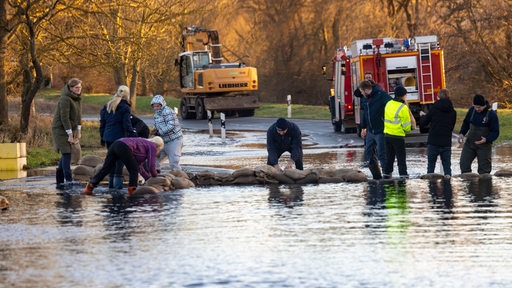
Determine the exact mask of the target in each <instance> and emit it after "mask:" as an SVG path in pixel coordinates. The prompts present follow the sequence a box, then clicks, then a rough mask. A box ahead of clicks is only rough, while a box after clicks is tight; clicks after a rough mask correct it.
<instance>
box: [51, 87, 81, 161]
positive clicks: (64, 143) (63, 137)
mask: <svg viewBox="0 0 512 288" xmlns="http://www.w3.org/2000/svg"><path fill="white" fill-rule="evenodd" d="M81 100H82V97H81V95H77V94H75V93H73V92H72V91H71V90H69V87H68V85H64V87H63V88H62V90H61V92H60V98H59V102H58V103H57V108H56V109H55V114H54V116H53V121H52V136H53V144H54V147H55V151H57V152H60V153H71V145H70V144H69V142H68V134H67V133H66V130H72V131H73V132H74V131H76V130H77V127H78V125H82V102H81Z"/></svg>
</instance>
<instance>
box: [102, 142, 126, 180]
mask: <svg viewBox="0 0 512 288" xmlns="http://www.w3.org/2000/svg"><path fill="white" fill-rule="evenodd" d="M112 143H114V142H108V141H107V142H105V144H107V149H108V148H110V146H111V145H112ZM123 167H124V165H123V162H121V160H117V161H116V167H115V169H114V171H113V172H111V173H110V175H109V176H108V188H116V189H121V188H123V181H122V180H119V181H120V182H121V183H115V184H116V185H114V182H115V180H114V179H116V177H117V178H119V179H122V178H123Z"/></svg>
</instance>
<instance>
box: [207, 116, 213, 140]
mask: <svg viewBox="0 0 512 288" xmlns="http://www.w3.org/2000/svg"><path fill="white" fill-rule="evenodd" d="M206 113H207V114H208V130H209V131H210V137H213V123H212V111H210V110H206Z"/></svg>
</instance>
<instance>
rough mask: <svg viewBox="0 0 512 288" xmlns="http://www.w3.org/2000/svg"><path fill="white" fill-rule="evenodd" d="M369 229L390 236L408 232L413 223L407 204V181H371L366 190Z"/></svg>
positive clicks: (365, 212)
mask: <svg viewBox="0 0 512 288" xmlns="http://www.w3.org/2000/svg"><path fill="white" fill-rule="evenodd" d="M365 192H366V196H365V197H366V209H365V211H364V212H363V214H364V215H365V216H367V217H369V219H368V223H367V225H366V227H367V228H370V229H373V230H376V231H380V230H382V229H383V231H384V232H391V233H390V234H389V236H393V237H394V236H397V235H399V234H400V233H398V234H396V232H401V231H404V230H406V229H407V228H408V227H409V226H410V225H411V222H410V220H409V219H408V217H407V215H408V213H409V208H408V203H407V183H406V182H405V180H392V181H370V182H368V185H367V188H366V191H365Z"/></svg>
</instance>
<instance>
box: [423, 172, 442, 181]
mask: <svg viewBox="0 0 512 288" xmlns="http://www.w3.org/2000/svg"><path fill="white" fill-rule="evenodd" d="M443 178H444V175H443V174H439V173H428V174H425V175H421V176H420V179H425V180H438V179H443Z"/></svg>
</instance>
